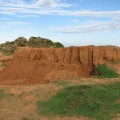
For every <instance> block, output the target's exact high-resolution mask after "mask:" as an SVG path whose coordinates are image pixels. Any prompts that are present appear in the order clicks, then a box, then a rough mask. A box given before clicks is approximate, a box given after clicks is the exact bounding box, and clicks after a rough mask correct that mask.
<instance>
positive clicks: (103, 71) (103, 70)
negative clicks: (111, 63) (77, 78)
mask: <svg viewBox="0 0 120 120" xmlns="http://www.w3.org/2000/svg"><path fill="white" fill-rule="evenodd" d="M96 69H97V71H98V73H99V76H98V77H100V78H117V77H119V74H118V73H116V72H115V70H113V69H112V68H110V67H108V66H106V65H104V64H103V65H98V66H97V67H96Z"/></svg>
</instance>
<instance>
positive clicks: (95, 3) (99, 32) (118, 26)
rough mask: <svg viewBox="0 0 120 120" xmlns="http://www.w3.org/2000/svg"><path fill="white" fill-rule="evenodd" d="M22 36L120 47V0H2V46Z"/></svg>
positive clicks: (0, 24) (72, 44)
mask: <svg viewBox="0 0 120 120" xmlns="http://www.w3.org/2000/svg"><path fill="white" fill-rule="evenodd" d="M20 36H24V37H26V38H27V39H28V38H29V37H30V36H36V37H38V36H39V37H43V38H49V39H51V40H52V41H54V42H56V41H58V42H61V43H63V44H64V45H65V46H85V45H115V46H120V0H0V43H3V42H5V41H13V40H15V39H16V38H18V37H20Z"/></svg>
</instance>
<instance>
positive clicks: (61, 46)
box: [54, 42, 64, 48]
mask: <svg viewBox="0 0 120 120" xmlns="http://www.w3.org/2000/svg"><path fill="white" fill-rule="evenodd" d="M54 46H55V47H56V48H64V46H63V44H61V43H59V42H55V43H54Z"/></svg>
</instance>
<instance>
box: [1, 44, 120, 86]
mask: <svg viewBox="0 0 120 120" xmlns="http://www.w3.org/2000/svg"><path fill="white" fill-rule="evenodd" d="M119 62H120V48H119V47H113V46H105V47H103V46H99V47H95V46H83V47H68V48H29V47H25V48H18V50H17V51H15V53H14V57H13V61H12V62H11V63H10V64H9V65H8V66H7V67H6V68H5V69H3V70H2V71H0V84H12V85H13V84H22V85H23V84H38V83H48V82H50V81H52V80H56V79H71V78H75V77H89V76H91V75H93V74H94V71H95V66H96V65H98V64H103V63H119Z"/></svg>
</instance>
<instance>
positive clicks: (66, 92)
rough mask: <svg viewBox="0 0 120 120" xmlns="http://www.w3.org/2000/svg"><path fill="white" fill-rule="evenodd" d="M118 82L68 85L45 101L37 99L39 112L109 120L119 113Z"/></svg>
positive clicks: (119, 90) (119, 88)
mask: <svg viewBox="0 0 120 120" xmlns="http://www.w3.org/2000/svg"><path fill="white" fill-rule="evenodd" d="M118 100H120V82H117V83H112V84H107V85H79V86H69V87H66V88H65V89H63V90H62V91H60V92H58V93H57V94H56V95H55V96H53V97H51V98H50V99H48V100H47V101H38V102H37V106H38V110H39V113H40V114H42V115H45V116H46V115H48V116H56V115H57V116H85V117H89V118H93V119H95V120H111V119H113V118H114V117H116V115H117V114H118V113H120V103H119V102H117V101H118Z"/></svg>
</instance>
